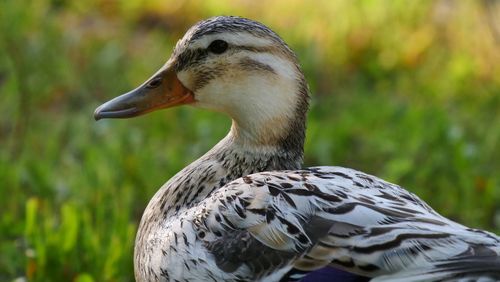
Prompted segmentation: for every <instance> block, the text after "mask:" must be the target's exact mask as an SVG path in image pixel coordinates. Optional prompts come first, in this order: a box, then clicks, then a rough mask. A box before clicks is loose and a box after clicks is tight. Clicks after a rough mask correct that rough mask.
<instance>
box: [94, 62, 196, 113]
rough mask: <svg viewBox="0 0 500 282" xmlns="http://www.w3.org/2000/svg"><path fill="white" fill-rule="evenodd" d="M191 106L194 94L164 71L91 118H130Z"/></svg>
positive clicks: (166, 69) (169, 69) (171, 73)
mask: <svg viewBox="0 0 500 282" xmlns="http://www.w3.org/2000/svg"><path fill="white" fill-rule="evenodd" d="M193 102H194V95H193V93H192V92H191V91H190V90H189V89H187V88H186V87H185V86H184V85H182V83H181V81H180V80H179V79H178V78H177V75H176V74H175V72H174V71H173V70H172V69H171V68H168V67H167V68H162V69H160V70H159V71H158V72H157V73H156V74H155V75H153V77H151V78H150V79H148V80H147V81H146V82H144V83H143V84H142V85H141V86H139V87H137V88H136V89H134V90H132V91H130V92H128V93H125V94H123V95H121V96H118V97H116V98H114V99H112V100H110V101H108V102H106V103H104V104H102V105H101V106H99V107H98V108H97V109H96V110H95V112H94V118H95V120H100V119H103V118H130V117H135V116H139V115H143V114H146V113H149V112H152V111H155V110H159V109H164V108H170V107H174V106H178V105H183V104H189V103H193Z"/></svg>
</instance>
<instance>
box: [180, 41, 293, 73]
mask: <svg viewBox="0 0 500 282" xmlns="http://www.w3.org/2000/svg"><path fill="white" fill-rule="evenodd" d="M231 50H232V51H234V52H237V51H242V50H244V51H249V52H255V53H269V54H272V55H276V56H280V57H282V58H285V59H290V54H289V53H288V52H286V51H285V50H283V49H281V48H279V47H276V46H263V47H255V46H244V45H231ZM208 55H209V52H208V49H205V48H198V49H186V50H185V51H184V52H182V53H181V54H179V55H178V56H177V60H176V63H175V71H177V72H180V71H183V70H185V69H187V68H188V67H192V66H197V65H200V64H202V63H203V61H204V60H205V59H206V58H207V56H208ZM292 56H293V55H292Z"/></svg>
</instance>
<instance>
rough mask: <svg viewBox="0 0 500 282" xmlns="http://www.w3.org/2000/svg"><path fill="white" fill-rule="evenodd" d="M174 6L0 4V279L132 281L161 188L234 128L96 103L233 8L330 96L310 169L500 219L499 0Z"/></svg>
mask: <svg viewBox="0 0 500 282" xmlns="http://www.w3.org/2000/svg"><path fill="white" fill-rule="evenodd" d="M176 3H177V2H175V1H148V2H147V4H144V3H143V1H127V2H124V3H123V4H119V3H117V2H112V1H101V0H91V1H60V0H53V1H49V0H38V1H0V101H1V103H0V280H1V281H10V280H13V279H15V278H19V277H25V278H26V279H28V280H29V281H80V282H87V281H133V266H132V253H133V242H134V237H135V231H136V228H137V224H138V222H139V220H140V216H141V214H142V211H143V209H144V208H145V206H146V204H147V202H148V200H149V199H150V198H151V197H152V195H153V194H154V192H155V191H156V189H158V188H159V187H160V186H161V185H162V184H163V183H164V182H165V181H166V180H168V179H169V178H170V177H171V176H172V175H173V174H175V173H176V172H177V171H179V170H180V169H181V168H182V167H184V166H185V165H187V164H188V163H190V162H192V161H193V160H194V159H196V158H197V157H198V156H200V155H201V154H203V153H204V152H205V151H207V150H208V149H209V148H210V147H211V146H213V145H214V144H215V143H216V142H217V140H219V139H220V138H221V137H223V136H224V135H225V133H226V132H227V130H228V127H229V125H230V122H229V120H228V119H227V118H226V117H224V116H222V115H220V114H215V113H210V112H205V111H200V110H196V109H193V108H188V107H186V108H179V109H172V110H167V111H161V112H157V113H153V114H150V115H148V116H144V117H140V118H137V119H132V120H110V121H100V122H98V123H96V122H94V120H93V118H92V113H93V110H94V108H95V107H96V106H98V105H99V103H102V102H103V101H106V100H107V99H109V98H111V97H114V96H116V95H118V94H120V93H122V92H125V91H127V90H129V89H131V88H133V87H135V86H136V85H138V84H139V83H141V82H142V81H143V80H144V79H146V78H147V77H148V76H149V75H150V74H152V73H153V72H154V71H155V70H156V69H157V68H158V67H160V66H161V65H162V64H163V63H164V61H166V59H167V58H168V56H169V53H170V51H171V50H172V48H173V45H174V44H175V41H176V40H177V39H178V38H180V37H181V36H182V34H183V33H184V32H185V30H186V29H187V28H188V27H189V26H190V25H192V24H193V23H194V22H196V21H197V20H200V19H203V18H206V17H209V16H212V15H219V14H234V15H241V16H246V17H250V18H253V19H256V20H259V21H261V22H264V23H265V24H267V25H269V26H270V27H272V28H273V29H274V30H275V31H277V32H278V33H279V34H280V35H282V37H283V38H284V39H285V41H287V42H288V43H289V45H290V46H291V47H292V48H293V49H294V50H295V51H296V52H297V54H298V57H299V58H300V61H301V63H302V65H303V67H304V71H305V72H306V76H307V78H308V81H309V82H310V86H311V89H312V92H313V96H314V97H313V102H312V110H311V112H310V115H309V122H308V138H307V143H306V158H305V162H306V165H341V166H347V167H353V168H356V169H360V170H363V171H365V172H368V173H372V174H375V175H377V176H380V177H382V178H385V179H387V180H389V181H392V182H396V183H398V184H401V185H403V186H405V187H407V188H408V189H409V190H411V191H413V192H415V193H417V194H418V195H419V196H421V197H422V198H423V199H425V200H426V201H428V202H429V204H431V205H432V206H433V207H434V208H435V209H436V210H438V211H439V212H440V213H442V214H443V215H445V216H448V217H450V218H452V219H454V220H457V221H460V222H462V223H464V224H467V225H470V226H473V227H479V228H486V229H489V230H491V231H495V232H497V233H498V232H499V231H500V222H499V221H500V175H499V173H498V172H499V171H500V164H499V159H500V146H499V144H500V111H499V109H500V64H498V63H497V62H499V61H500V42H498V41H495V39H494V37H493V36H492V34H494V32H493V31H492V30H491V26H490V25H488V19H489V18H488V16H487V15H488V14H487V13H485V11H486V10H485V6H483V4H481V3H483V2H478V1H424V2H422V1H409V2H407V1H396V2H394V1H347V0H346V1H318V2H315V4H314V5H311V4H307V3H305V2H301V1H292V2H290V1H274V2H265V4H264V2H262V3H260V2H259V4H253V3H254V2H252V1H236V2H232V1H227V2H225V1H224V2H223V1H203V2H202V1H193V2H185V3H182V4H176ZM490 8H491V7H490Z"/></svg>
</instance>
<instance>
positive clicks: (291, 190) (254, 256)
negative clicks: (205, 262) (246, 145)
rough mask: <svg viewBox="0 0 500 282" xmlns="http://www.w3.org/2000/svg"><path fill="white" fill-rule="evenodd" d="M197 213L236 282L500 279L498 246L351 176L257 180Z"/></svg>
mask: <svg viewBox="0 0 500 282" xmlns="http://www.w3.org/2000/svg"><path fill="white" fill-rule="evenodd" d="M197 210H198V211H199V212H198V213H197V214H196V216H195V220H194V228H195V230H196V232H198V234H203V238H201V236H198V237H199V238H201V239H202V240H203V242H204V246H205V247H206V248H207V249H208V250H209V252H210V253H211V254H212V255H213V258H214V260H215V263H216V265H217V266H218V267H219V268H220V269H221V270H222V271H225V272H231V273H235V275H236V277H246V278H250V279H254V280H255V279H263V278H266V280H279V279H278V278H280V277H285V276H287V273H289V274H288V276H290V273H297V272H300V273H302V274H305V273H307V272H311V271H315V270H318V269H321V268H323V267H325V266H331V267H335V268H339V269H343V270H346V271H349V272H352V273H356V274H359V275H363V276H368V277H377V276H381V277H384V276H385V277H387V278H388V279H389V278H390V276H391V275H392V277H397V278H396V279H398V278H399V277H405V279H407V280H408V281H412V280H410V279H409V278H410V277H418V276H421V275H422V274H424V273H425V274H429V273H432V276H429V277H438V278H437V279H436V280H443V279H448V278H449V279H452V278H454V277H461V276H463V275H464V274H466V273H470V274H471V275H479V274H480V275H483V274H484V275H489V276H488V277H495V275H500V259H499V256H500V238H499V237H497V236H496V235H494V234H491V233H488V232H486V231H482V230H477V229H471V228H468V227H465V226H463V225H460V224H458V223H455V222H453V221H451V220H449V219H447V218H445V217H442V216H441V215H439V214H438V213H436V212H435V211H434V210H433V209H432V208H431V207H430V206H428V205H427V204H426V203H425V202H423V201H422V200H420V199H419V198H418V197H417V196H415V195H414V194H412V193H410V192H408V191H407V190H405V189H403V188H401V187H399V186H397V185H394V184H391V183H388V182H386V181H383V180H381V179H379V178H377V177H374V176H371V175H368V174H365V173H361V172H359V171H355V170H352V169H346V168H341V167H313V168H308V169H304V170H297V171H275V172H261V173H256V174H251V175H248V176H245V177H242V178H240V179H237V180H235V181H233V182H230V183H228V184H227V185H225V186H224V187H222V188H221V189H219V190H218V191H216V192H214V193H213V194H212V195H211V196H210V197H209V198H207V199H206V200H204V201H203V202H201V203H200V206H198V209H197ZM290 278H294V277H291V276H290ZM427 280H428V279H427ZM431 280H434V279H431ZM415 281H419V280H415Z"/></svg>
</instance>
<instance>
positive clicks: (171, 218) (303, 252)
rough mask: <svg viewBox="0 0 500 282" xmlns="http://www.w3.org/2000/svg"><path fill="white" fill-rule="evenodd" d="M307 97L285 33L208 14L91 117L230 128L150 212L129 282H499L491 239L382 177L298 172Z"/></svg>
mask: <svg viewBox="0 0 500 282" xmlns="http://www.w3.org/2000/svg"><path fill="white" fill-rule="evenodd" d="M309 97H310V90H309V87H308V85H307V82H306V79H305V77H304V74H303V72H302V70H301V66H300V64H299V61H298V59H297V56H296V55H295V53H294V52H293V51H292V49H291V48H290V47H289V46H288V45H287V44H286V43H285V42H284V41H283V39H281V37H280V36H278V35H277V34H276V33H275V32H273V31H272V30H271V29H270V28H268V27H267V26H265V25H264V24H262V23H259V22H257V21H254V20H251V19H246V18H242V17H236V16H217V17H212V18H209V19H206V20H202V21H200V22H198V23H196V24H195V25H194V26H192V27H191V28H190V29H189V30H188V31H187V32H186V34H185V35H184V37H183V38H182V39H180V40H179V41H178V42H177V44H176V46H175V48H174V50H173V53H172V54H171V56H170V58H169V59H168V60H167V62H166V63H165V64H164V65H163V66H162V67H161V68H160V69H159V70H158V71H157V72H156V73H155V74H154V75H153V76H152V77H150V78H149V79H147V80H146V81H145V82H144V83H143V84H142V85H140V86H139V87H137V88H136V89H134V90H132V91H130V92H128V93H126V94H123V95H121V96H118V97H116V98H114V99H111V100H110V101H108V102H106V103H104V104H102V105H101V106H99V107H98V108H97V109H96V110H95V112H94V118H95V119H96V120H100V119H106V118H130V117H135V116H139V115H143V114H146V113H149V112H152V111H155V110H159V109H165V108H171V107H175V106H180V105H189V106H193V107H196V108H201V109H208V110H212V111H218V112H222V113H224V114H226V115H227V116H229V117H230V118H231V120H232V124H231V127H230V129H229V133H228V134H227V136H226V137H224V138H223V139H222V140H221V141H220V142H219V143H217V144H216V145H215V146H214V147H213V148H212V149H211V150H209V151H208V152H207V153H206V154H204V155H203V156H201V157H200V158H199V159H198V160H196V161H194V162H193V163H191V164H189V165H188V166H186V167H185V168H184V169H182V170H181V171H180V172H178V173H177V174H176V175H175V176H173V177H172V178H171V179H170V180H168V181H167V182H166V183H165V184H164V185H163V186H162V187H161V188H160V189H159V190H158V191H157V192H156V194H155V195H154V196H153V198H152V199H151V200H150V202H149V204H148V205H147V207H146V208H145V211H144V213H143V215H142V219H141V221H140V225H139V227H138V231H137V236H136V240H135V247H134V273H135V279H136V280H137V281H355V280H349V279H350V278H349V279H347V278H340V277H341V272H345V273H347V274H352V275H355V276H356V277H358V278H361V279H364V280H357V281H368V280H370V281H403V280H404V281H500V237H499V236H497V235H495V234H493V233H490V232H488V231H484V230H479V229H474V228H469V227H466V226H464V225H461V224H459V223H456V222H454V221H452V220H450V219H447V218H445V217H443V216H441V215H440V214H439V213H437V212H436V211H435V210H434V209H432V208H431V207H430V206H429V205H428V204H426V203H425V202H424V201H423V200H421V199H420V198H419V197H418V196H416V195H415V194H413V193H411V192H409V191H408V190H406V189H404V188H402V187H401V186H398V185H396V184H392V183H390V182H387V181H384V180H382V179H380V178H378V177H375V176H372V175H369V174H366V173H363V172H360V171H357V170H354V169H349V168H344V167H338V166H316V167H303V154H304V149H303V148H304V140H305V129H306V114H307V111H308V107H309V99H310V98H309ZM330 270H332V271H337V272H331V273H333V274H327V275H326V278H324V280H321V279H319V278H317V279H316V278H314V277H319V276H314V275H315V273H316V274H317V273H323V274H324V273H329V272H328V271H330ZM325 271H326V272H325ZM311 277H313V278H311ZM323 277H325V275H323ZM343 277H347V276H343Z"/></svg>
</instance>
